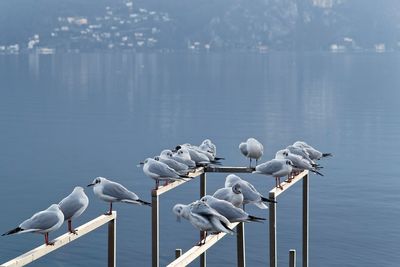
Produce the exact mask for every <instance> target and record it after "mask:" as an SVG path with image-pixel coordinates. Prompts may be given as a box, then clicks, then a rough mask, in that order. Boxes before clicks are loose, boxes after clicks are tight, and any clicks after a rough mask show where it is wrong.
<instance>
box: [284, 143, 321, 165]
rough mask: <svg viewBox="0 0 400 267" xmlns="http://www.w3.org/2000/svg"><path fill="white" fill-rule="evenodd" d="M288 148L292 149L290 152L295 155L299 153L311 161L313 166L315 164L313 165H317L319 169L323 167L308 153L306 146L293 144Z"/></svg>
mask: <svg viewBox="0 0 400 267" xmlns="http://www.w3.org/2000/svg"><path fill="white" fill-rule="evenodd" d="M286 149H288V150H289V151H290V153H292V154H295V155H299V156H301V157H302V158H304V159H306V160H307V161H308V162H310V164H311V166H313V167H315V168H317V169H321V168H322V167H321V166H320V165H318V164H317V163H315V162H314V161H313V160H312V159H311V158H310V155H309V154H308V152H307V151H306V150H305V149H304V148H302V147H297V146H292V145H291V146H288V147H286Z"/></svg>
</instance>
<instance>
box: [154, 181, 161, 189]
mask: <svg viewBox="0 0 400 267" xmlns="http://www.w3.org/2000/svg"><path fill="white" fill-rule="evenodd" d="M159 185H160V180H158V179H157V180H156V187H155V188H154V190H157V189H158V186H159Z"/></svg>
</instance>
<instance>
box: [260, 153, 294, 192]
mask: <svg viewBox="0 0 400 267" xmlns="http://www.w3.org/2000/svg"><path fill="white" fill-rule="evenodd" d="M292 166H293V163H292V162H291V161H290V160H288V159H273V160H270V161H267V162H265V163H262V164H260V165H257V166H256V170H255V171H253V173H259V174H264V175H272V176H273V177H275V184H276V187H279V188H280V189H283V188H282V186H281V181H280V178H281V177H283V176H288V175H289V174H290V173H291V172H292Z"/></svg>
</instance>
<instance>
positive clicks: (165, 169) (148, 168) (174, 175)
mask: <svg viewBox="0 0 400 267" xmlns="http://www.w3.org/2000/svg"><path fill="white" fill-rule="evenodd" d="M143 172H144V173H145V174H146V175H147V176H149V177H150V178H152V179H154V180H155V181H156V187H155V189H158V186H159V183H160V180H164V181H166V182H167V183H168V181H170V180H175V181H176V180H181V179H182V178H189V177H188V176H187V175H183V174H180V173H178V172H177V171H175V170H174V169H172V168H170V167H169V166H168V165H167V164H165V163H163V162H160V161H157V160H154V159H151V158H147V159H146V160H145V161H144V166H143Z"/></svg>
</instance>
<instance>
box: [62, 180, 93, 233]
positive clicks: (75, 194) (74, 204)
mask: <svg viewBox="0 0 400 267" xmlns="http://www.w3.org/2000/svg"><path fill="white" fill-rule="evenodd" d="M58 205H59V206H60V209H61V211H62V212H63V214H64V221H67V222H68V231H69V232H70V233H73V234H77V232H76V230H75V229H73V228H72V219H75V218H77V217H79V216H80V215H81V214H82V213H83V212H84V211H85V210H86V208H87V207H88V205H89V198H88V197H87V195H86V194H85V191H84V190H83V188H82V187H80V186H77V187H75V188H74V190H73V191H72V193H71V194H69V195H68V196H67V197H65V198H64V199H63V200H61V201H60V203H58Z"/></svg>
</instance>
